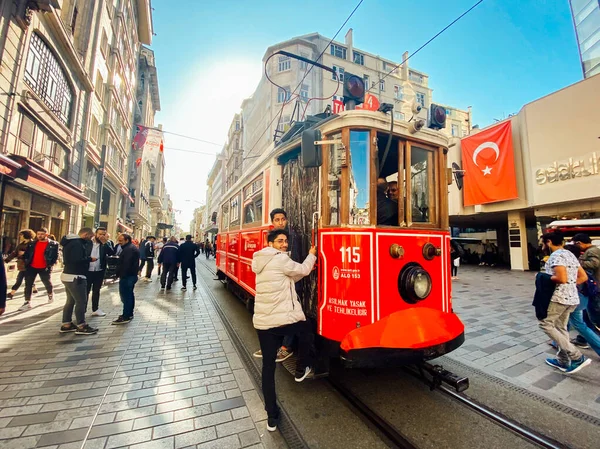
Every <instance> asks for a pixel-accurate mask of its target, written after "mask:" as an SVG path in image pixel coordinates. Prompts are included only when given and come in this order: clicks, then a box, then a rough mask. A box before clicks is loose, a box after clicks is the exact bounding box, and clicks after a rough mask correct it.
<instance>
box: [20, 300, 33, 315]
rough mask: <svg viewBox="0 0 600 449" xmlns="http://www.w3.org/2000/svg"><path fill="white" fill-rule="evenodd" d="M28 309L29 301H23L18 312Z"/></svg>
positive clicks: (29, 306) (29, 307)
mask: <svg viewBox="0 0 600 449" xmlns="http://www.w3.org/2000/svg"><path fill="white" fill-rule="evenodd" d="M29 309H31V302H30V301H25V304H23V305H22V306H21V307H19V312H24V311H25V310H29Z"/></svg>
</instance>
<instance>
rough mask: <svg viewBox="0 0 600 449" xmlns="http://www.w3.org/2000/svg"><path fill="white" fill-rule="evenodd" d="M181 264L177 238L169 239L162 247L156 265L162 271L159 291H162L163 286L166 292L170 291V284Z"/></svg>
mask: <svg viewBox="0 0 600 449" xmlns="http://www.w3.org/2000/svg"><path fill="white" fill-rule="evenodd" d="M180 262H181V255H180V254H179V245H178V244H177V237H171V238H170V239H169V241H168V242H167V244H166V245H165V246H163V249H162V250H161V252H160V255H159V256H158V265H159V266H161V265H162V266H163V267H162V268H163V271H162V274H161V276H160V289H161V290H163V289H164V288H165V285H166V287H167V290H171V284H173V279H174V278H175V274H176V273H177V270H178V269H179V264H180Z"/></svg>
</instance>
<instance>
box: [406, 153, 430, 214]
mask: <svg viewBox="0 0 600 449" xmlns="http://www.w3.org/2000/svg"><path fill="white" fill-rule="evenodd" d="M433 167H434V164H433V151H429V150H425V149H423V148H418V147H414V146H413V147H411V151H410V187H411V198H410V200H411V212H412V221H413V223H430V222H432V221H433V220H434V219H435V217H434V216H433V215H434V213H435V210H434V209H433V207H434V204H433V203H434V197H433V192H434V190H433V181H434V171H433Z"/></svg>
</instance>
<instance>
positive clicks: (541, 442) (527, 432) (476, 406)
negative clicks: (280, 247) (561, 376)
mask: <svg viewBox="0 0 600 449" xmlns="http://www.w3.org/2000/svg"><path fill="white" fill-rule="evenodd" d="M437 390H439V391H441V392H442V393H444V394H446V395H448V396H450V397H451V398H452V399H455V400H457V401H458V402H460V403H461V404H463V405H464V406H466V407H467V408H469V409H471V410H473V411H475V412H477V413H479V414H480V415H482V416H484V417H485V418H487V419H489V420H490V421H492V422H494V423H496V424H498V425H500V426H501V427H504V428H506V429H508V430H510V431H512V432H514V433H516V434H517V435H519V436H520V437H522V438H523V439H525V440H527V441H529V442H531V443H534V444H537V445H538V446H540V447H543V448H547V449H566V448H568V446H566V445H564V444H561V443H559V442H558V441H556V440H553V439H551V438H548V437H546V436H543V435H542V434H540V433H538V432H536V431H535V430H533V429H530V428H529V427H527V426H524V425H522V424H518V423H517V422H515V421H513V420H512V419H510V418H507V417H506V416H504V415H502V414H501V413H498V412H496V411H494V410H492V409H491V408H489V407H486V406H485V405H482V404H480V403H479V402H477V401H475V400H474V399H471V398H469V397H467V396H466V395H464V394H462V393H457V392H455V391H452V390H451V389H450V388H448V387H445V386H443V385H439V386H438V387H437Z"/></svg>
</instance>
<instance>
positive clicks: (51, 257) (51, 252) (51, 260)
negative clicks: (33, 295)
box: [23, 239, 58, 270]
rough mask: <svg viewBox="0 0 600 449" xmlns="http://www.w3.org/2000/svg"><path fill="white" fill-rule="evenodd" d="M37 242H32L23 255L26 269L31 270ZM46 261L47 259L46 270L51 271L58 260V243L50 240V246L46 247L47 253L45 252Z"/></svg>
mask: <svg viewBox="0 0 600 449" xmlns="http://www.w3.org/2000/svg"><path fill="white" fill-rule="evenodd" d="M37 242H38V241H37V240H32V241H31V242H29V244H28V245H27V249H26V250H25V254H24V255H23V260H24V261H25V267H26V268H29V267H30V266H31V262H33V253H34V252H35V245H36V244H37ZM44 259H46V269H48V270H51V269H52V266H53V265H54V264H55V263H56V261H57V260H58V242H56V241H54V240H50V239H48V246H47V247H46V251H44Z"/></svg>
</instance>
